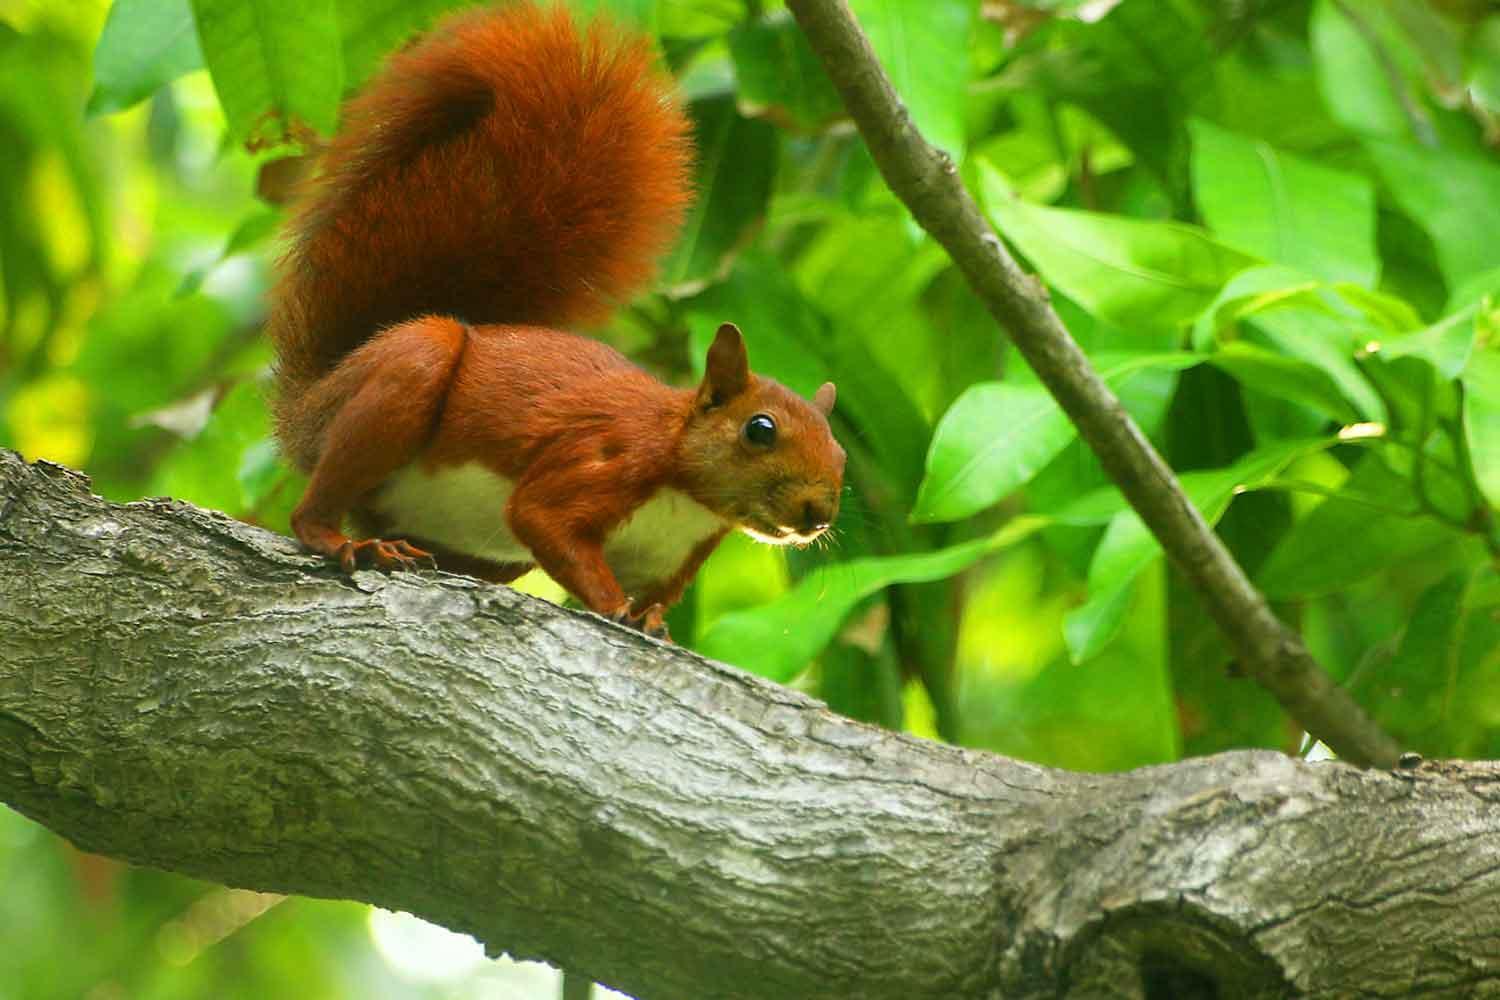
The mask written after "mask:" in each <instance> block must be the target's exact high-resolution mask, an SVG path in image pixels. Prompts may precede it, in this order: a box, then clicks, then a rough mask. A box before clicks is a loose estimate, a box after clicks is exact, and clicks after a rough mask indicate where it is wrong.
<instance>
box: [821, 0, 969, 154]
mask: <svg viewBox="0 0 1500 1000" xmlns="http://www.w3.org/2000/svg"><path fill="white" fill-rule="evenodd" d="M850 6H851V8H852V9H853V11H854V14H855V16H856V17H857V18H858V19H859V23H860V27H862V28H864V30H865V34H866V35H867V36H869V39H870V45H871V46H872V47H873V48H874V49H875V54H876V55H877V56H879V57H880V63H881V65H882V66H883V67H884V68H885V71H886V73H887V74H889V75H890V78H891V83H892V84H893V85H894V86H895V88H896V93H898V94H900V95H901V100H902V102H903V103H904V104H905V105H906V107H907V109H908V110H909V111H910V112H911V116H912V120H913V121H915V122H916V124H917V127H918V128H919V129H921V130H922V134H923V135H924V136H925V137H926V139H927V141H928V142H930V143H932V144H933V145H935V146H938V147H940V148H942V149H945V150H947V151H948V152H949V153H952V154H954V155H955V156H957V155H958V154H961V153H962V152H963V149H964V129H963V125H964V120H963V112H964V87H965V85H966V84H967V83H968V82H969V62H970V50H969V39H970V36H971V35H972V34H973V31H974V22H975V13H976V7H975V5H974V4H973V3H970V2H968V0H923V2H922V3H920V4H913V3H908V2H907V0H852V2H851V4H850Z"/></svg>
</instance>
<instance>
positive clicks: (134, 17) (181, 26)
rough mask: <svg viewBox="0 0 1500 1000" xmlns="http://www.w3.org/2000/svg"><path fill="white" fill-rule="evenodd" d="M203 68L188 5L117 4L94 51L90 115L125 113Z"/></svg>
mask: <svg viewBox="0 0 1500 1000" xmlns="http://www.w3.org/2000/svg"><path fill="white" fill-rule="evenodd" d="M202 65H203V53H202V51H200V50H199V48H198V32H197V29H196V28H195V27H194V25H193V9H192V6H191V4H190V2H189V0H116V2H115V3H113V4H112V5H110V8H109V16H108V18H106V20H105V22H104V33H103V34H101V35H100V36H99V45H98V46H97V47H96V48H95V49H94V91H93V93H92V94H90V95H89V103H88V113H89V114H107V113H109V112H111V111H121V110H123V109H125V108H128V107H130V106H131V105H132V104H135V103H136V102H137V101H140V100H143V99H144V98H147V97H150V96H151V95H152V94H153V93H155V92H156V90H157V88H158V87H161V86H162V85H163V84H166V83H170V82H171V81H173V80H175V79H177V78H178V77H179V76H181V75H182V74H184V73H187V72H189V71H191V70H195V69H198V68H200V67H201V66H202Z"/></svg>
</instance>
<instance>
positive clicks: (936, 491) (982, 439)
mask: <svg viewBox="0 0 1500 1000" xmlns="http://www.w3.org/2000/svg"><path fill="white" fill-rule="evenodd" d="M1077 433H1078V431H1077V429H1076V428H1074V426H1073V425H1072V424H1071V423H1070V422H1069V421H1068V417H1067V415H1066V414H1065V413H1063V411H1062V409H1061V408H1060V407H1059V406H1058V405H1057V401H1056V400H1054V399H1053V398H1052V394H1051V393H1049V392H1048V391H1047V390H1046V389H1044V388H1043V387H1042V386H1040V385H1035V384H1032V385H1018V384H1015V383H1011V382H981V383H980V384H978V385H974V386H970V387H969V388H968V389H967V390H966V391H965V392H964V393H963V395H961V396H959V397H958V399H957V400H956V401H955V402H954V403H953V405H952V406H951V407H950V408H949V409H948V412H947V413H945V414H944V415H943V419H942V420H941V421H940V422H939V423H938V426H937V430H936V431H935V432H934V434H933V437H932V447H931V449H930V450H929V451H928V453H927V475H926V476H925V477H924V478H923V479H922V485H921V487H920V488H919V489H918V491H917V503H916V507H915V509H914V510H913V511H912V520H914V521H919V522H932V521H957V520H959V519H960V518H964V517H968V516H969V515H970V514H973V513H976V512H978V511H981V510H983V509H984V508H986V507H988V506H990V505H991V504H993V503H996V502H997V501H999V500H1000V499H1002V498H1003V497H1005V496H1006V495H1007V494H1009V493H1010V492H1011V491H1013V490H1015V489H1017V488H1018V487H1020V486H1021V485H1022V484H1024V483H1025V482H1026V481H1028V480H1029V479H1031V477H1032V476H1034V475H1036V474H1037V472H1039V471H1040V470H1041V468H1042V467H1043V466H1044V465H1046V464H1047V463H1048V462H1050V461H1052V459H1053V458H1054V457H1056V456H1057V454H1058V453H1059V452H1061V451H1062V450H1063V448H1065V447H1067V444H1068V442H1069V441H1071V440H1073V438H1074V437H1075V436H1076V435H1077Z"/></svg>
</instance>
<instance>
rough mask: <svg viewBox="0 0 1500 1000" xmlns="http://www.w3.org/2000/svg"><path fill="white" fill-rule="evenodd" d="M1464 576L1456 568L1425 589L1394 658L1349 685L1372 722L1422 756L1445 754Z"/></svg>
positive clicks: (1459, 643) (1459, 639) (1375, 664)
mask: <svg viewBox="0 0 1500 1000" xmlns="http://www.w3.org/2000/svg"><path fill="white" fill-rule="evenodd" d="M1468 576H1469V574H1468V572H1467V571H1465V570H1456V571H1454V572H1452V573H1449V574H1448V575H1447V576H1445V577H1443V578H1442V579H1441V580H1439V581H1438V582H1437V583H1435V584H1433V585H1432V586H1430V587H1428V588H1427V589H1426V590H1425V591H1423V592H1422V595H1421V596H1420V597H1418V598H1417V602H1416V604H1415V606H1414V607H1413V608H1412V611H1411V619H1410V621H1409V622H1408V623H1407V625H1406V628H1405V630H1403V632H1402V633H1401V643H1400V645H1399V646H1398V647H1397V648H1396V652H1395V654H1394V655H1392V656H1391V657H1390V658H1389V659H1387V660H1384V661H1383V662H1382V661H1378V660H1377V661H1375V662H1373V663H1372V665H1371V667H1370V669H1369V670H1368V671H1362V672H1361V673H1359V674H1357V675H1356V683H1354V684H1353V685H1351V692H1352V693H1353V694H1354V696H1355V697H1356V698H1357V699H1358V700H1359V702H1360V704H1361V705H1364V706H1365V707H1366V708H1367V709H1368V710H1369V712H1370V714H1371V715H1373V716H1374V717H1375V721H1376V722H1378V723H1379V724H1380V725H1381V726H1382V727H1383V728H1384V729H1385V730H1386V731H1387V732H1389V733H1391V734H1392V735H1394V736H1395V737H1396V738H1398V739H1400V740H1401V741H1402V745H1403V746H1410V747H1413V748H1414V749H1418V750H1420V751H1422V752H1423V753H1432V754H1436V753H1441V752H1443V751H1444V750H1446V747H1445V745H1444V743H1443V741H1442V738H1441V734H1440V732H1439V731H1438V727H1439V726H1441V725H1442V724H1443V723H1444V722H1447V721H1449V720H1448V716H1449V715H1450V714H1451V712H1452V709H1453V708H1454V706H1453V704H1452V700H1451V696H1450V690H1451V689H1450V685H1451V684H1452V683H1453V680H1454V673H1455V672H1456V671H1457V669H1458V661H1459V657H1460V651H1461V649H1462V631H1463V620H1464V616H1463V599H1464V592H1465V590H1466V589H1467V583H1468Z"/></svg>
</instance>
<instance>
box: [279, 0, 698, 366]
mask: <svg viewBox="0 0 1500 1000" xmlns="http://www.w3.org/2000/svg"><path fill="white" fill-rule="evenodd" d="M689 132H690V127H689V124H688V121H687V119H686V117H685V115H684V114H683V112H682V110H681V109H680V107H679V106H678V104H677V103H676V101H675V99H674V98H673V96H672V92H671V87H670V83H669V81H667V80H666V79H664V78H663V77H662V76H661V75H660V74H659V73H658V72H657V71H656V70H655V69H654V67H653V65H652V54H651V51H650V48H649V46H648V45H647V44H646V43H645V41H644V40H642V39H639V38H634V37H627V36H624V35H622V34H620V33H618V32H616V31H615V30H614V29H612V28H610V27H608V26H606V25H601V24H597V23H596V24H593V25H591V26H589V27H587V28H579V27H578V26H577V25H575V23H574V22H573V20H572V19H571V17H570V16H569V15H568V13H567V12H566V10H564V9H563V8H562V7H561V6H558V7H555V8H542V7H539V6H536V5H534V4H532V3H531V2H529V0H526V2H521V3H515V4H511V5H508V6H504V7H501V8H499V9H490V10H482V11H471V12H466V13H464V14H460V15H458V16H456V17H453V18H450V19H448V20H446V21H444V22H443V23H441V24H440V25H439V26H438V27H437V28H436V29H434V31H433V32H432V33H431V34H429V35H427V36H426V37H424V38H423V39H421V40H420V41H418V42H417V43H416V44H414V45H412V46H411V47H409V48H407V49H405V50H403V51H401V52H399V53H397V54H396V55H394V56H393V57H392V58H391V59H390V61H389V62H388V63H387V64H386V66H385V67H384V69H382V70H381V71H380V73H379V74H378V75H377V76H376V77H375V78H374V80H372V82H371V83H370V84H369V85H368V86H367V87H366V88H365V90H364V91H363V93H361V94H360V96H358V97H357V98H355V99H354V100H353V101H351V102H350V103H349V104H348V105H347V106H346V107H345V109H344V121H343V126H342V129H341V131H340V133H339V135H338V136H337V137H336V138H335V139H334V140H333V142H332V143H331V144H330V146H329V148H328V150H327V152H326V153H325V154H324V157H323V161H322V165H321V169H320V170H319V171H318V173H317V175H316V176H315V177H314V178H313V179H312V180H310V181H309V182H308V184H307V186H306V188H305V189H304V191H303V193H302V195H301V200H300V202H299V204H298V206H297V207H296V208H295V210H294V212H293V215H292V218H291V221H290V223H289V226H288V231H287V235H288V238H289V246H288V248H287V251H286V255H285V257H284V258H283V260H282V261H281V266H280V274H279V277H278V281H277V285H276V288H275V291H274V294H273V304H272V310H271V317H270V331H271V336H272V338H273V339H274V341H275V343H276V348H277V353H278V357H279V365H278V368H279V375H280V379H281V382H282V387H283V391H286V390H288V389H291V388H292V387H294V386H298V385H302V386H305V385H307V384H308V383H310V382H312V381H313V380H315V379H317V378H319V377H320V376H322V375H323V374H324V373H326V372H328V371H329V370H331V369H332V368H333V367H334V366H335V365H337V364H338V362H339V360H340V359H341V358H342V357H343V356H344V355H346V354H348V353H349V352H350V351H352V350H353V349H354V348H356V347H358V346H359V345H360V344H361V343H363V342H364V341H365V340H367V339H369V338H370V337H372V336H373V335H374V334H375V333H377V332H378V331H379V330H380V329H381V328H382V327H385V326H389V325H391V324H393V323H399V322H401V321H403V320H407V319H410V318H413V317H415V316H420V315H423V314H426V313H438V314H443V315H449V316H455V317H458V318H459V319H462V320H464V321H466V322H469V323H529V324H538V325H546V326H568V325H572V324H582V323H588V322H591V321H596V320H599V319H602V318H603V317H604V316H605V315H607V313H608V312H609V310H610V308H611V307H612V306H613V305H614V304H615V303H616V302H618V301H620V300H621V299H623V298H625V297H626V296H628V295H629V294H630V293H631V292H633V291H635V290H636V289H637V288H638V287H639V286H640V285H641V284H643V283H644V282H645V281H647V280H648V279H649V278H650V276H651V273H652V270H653V268H654V265H655V262H656V259H657V258H658V256H659V255H660V254H661V253H662V252H663V251H665V250H666V249H667V246H668V244H669V243H670V242H671V240H672V238H673V236H674V235H675V234H676V231H677V227H678V226H679V224H680V222H681V219H682V215H683V212H684V210H685V208H686V205H687V203H688V201H689V198H690V183H689V171H690V161H691V157H692V152H691V140H690V136H689Z"/></svg>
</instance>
